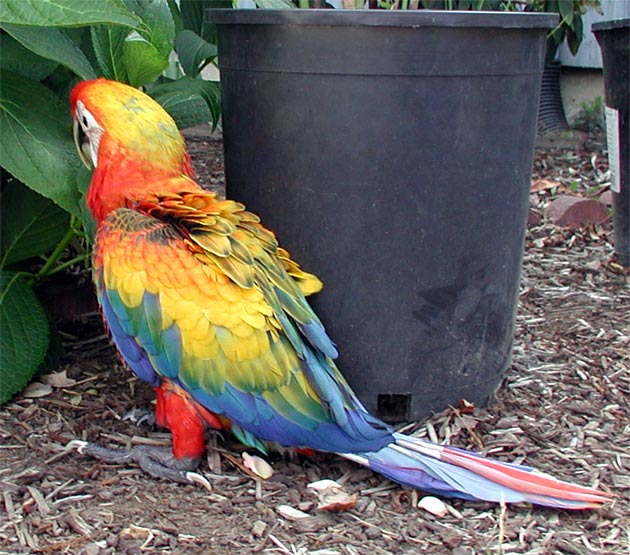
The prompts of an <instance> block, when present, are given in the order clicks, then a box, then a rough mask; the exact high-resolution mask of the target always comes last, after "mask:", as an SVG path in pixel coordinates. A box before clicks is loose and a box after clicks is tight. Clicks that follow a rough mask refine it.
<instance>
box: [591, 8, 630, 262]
mask: <svg viewBox="0 0 630 555" xmlns="http://www.w3.org/2000/svg"><path fill="white" fill-rule="evenodd" d="M592 28H593V31H594V32H595V38H596V39H597V42H599V45H600V47H601V50H602V59H603V61H604V89H605V93H606V108H607V110H606V128H607V135H608V161H609V166H610V168H611V172H612V173H613V176H612V187H611V189H612V190H613V226H614V230H615V254H616V257H617V260H618V261H619V262H620V263H621V264H622V265H623V266H626V267H630V178H629V175H628V173H629V172H630V159H629V158H628V155H629V153H630V94H629V89H630V19H617V20H613V21H602V22H600V23H596V24H594V25H593V27H592Z"/></svg>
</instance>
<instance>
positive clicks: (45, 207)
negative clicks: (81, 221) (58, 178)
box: [0, 180, 70, 268]
mask: <svg viewBox="0 0 630 555" xmlns="http://www.w3.org/2000/svg"><path fill="white" fill-rule="evenodd" d="M0 198H1V200H2V202H1V204H0V214H1V215H2V218H0V247H1V249H0V253H1V258H0V268H5V267H6V266H7V265H9V264H12V263H14V262H19V261H20V260H27V259H29V258H32V257H33V256H38V255H43V254H47V253H49V252H50V251H52V250H53V249H54V248H55V246H56V245H57V243H59V241H61V239H62V238H63V236H64V235H65V234H66V232H67V231H68V227H69V225H70V214H68V213H67V212H66V211H65V210H63V209H62V208H60V207H59V206H57V205H56V204H55V203H54V202H53V201H52V200H50V199H48V198H46V197H43V196H41V195H40V194H38V193H36V192H35V191H33V190H32V189H29V188H28V187H26V186H25V185H24V184H22V183H20V182H19V181H17V180H11V181H9V183H7V185H6V186H5V187H4V189H3V190H2V196H1V197H0Z"/></svg>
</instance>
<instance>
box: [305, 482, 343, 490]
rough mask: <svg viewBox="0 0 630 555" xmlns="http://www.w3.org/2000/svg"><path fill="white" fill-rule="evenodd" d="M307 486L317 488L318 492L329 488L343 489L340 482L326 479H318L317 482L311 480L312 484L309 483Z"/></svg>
mask: <svg viewBox="0 0 630 555" xmlns="http://www.w3.org/2000/svg"><path fill="white" fill-rule="evenodd" d="M307 487H308V488H311V489H312V490H315V491H316V492H319V493H324V492H326V491H328V490H338V489H341V484H339V483H338V482H335V481H334V480H327V479H324V480H317V481H315V482H311V483H310V484H308V486H307Z"/></svg>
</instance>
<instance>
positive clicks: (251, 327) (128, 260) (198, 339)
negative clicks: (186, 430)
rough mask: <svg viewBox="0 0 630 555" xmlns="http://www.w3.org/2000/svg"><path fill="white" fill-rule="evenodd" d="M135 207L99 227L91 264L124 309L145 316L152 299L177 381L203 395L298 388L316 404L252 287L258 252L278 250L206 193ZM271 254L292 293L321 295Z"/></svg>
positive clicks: (253, 222) (246, 219)
mask: <svg viewBox="0 0 630 555" xmlns="http://www.w3.org/2000/svg"><path fill="white" fill-rule="evenodd" d="M138 208H139V210H128V209H119V210H117V211H115V212H113V213H112V214H110V216H109V217H108V218H107V220H106V221H105V222H104V224H103V225H102V226H101V229H100V231H99V235H98V237H97V247H98V248H97V255H96V259H95V266H96V267H101V268H102V275H103V281H104V284H103V285H104V287H105V288H106V289H107V290H109V291H113V292H116V293H117V295H118V296H119V297H120V300H121V302H122V303H123V304H124V306H125V307H126V308H127V309H129V310H130V311H133V310H134V309H135V310H143V306H144V304H146V299H145V295H147V294H148V295H151V296H152V297H153V298H156V299H157V300H158V303H157V304H158V305H159V315H158V321H159V323H158V324H155V325H156V326H158V327H161V331H162V332H164V331H165V330H167V329H169V328H171V326H173V324H175V326H176V327H177V329H178V330H179V333H180V336H181V360H180V363H181V368H179V369H178V370H177V373H178V374H179V376H180V379H181V380H182V381H183V382H184V383H186V384H189V385H191V386H192V387H202V388H203V389H205V390H207V391H222V388H223V385H224V383H225V381H226V380H228V381H229V382H230V383H231V384H232V385H234V386H235V387H237V388H239V389H242V390H248V391H267V390H268V391H278V390H280V389H283V388H286V387H287V386H289V384H291V385H292V386H293V387H294V386H295V385H296V383H295V380H297V381H298V382H299V386H300V387H299V388H298V389H301V390H302V392H303V393H306V394H307V396H308V397H311V398H313V399H315V398H317V395H316V394H315V392H314V391H312V390H311V386H310V385H309V383H308V381H307V380H306V379H305V378H304V376H303V375H302V373H301V371H299V368H300V362H299V360H298V356H297V354H296V352H295V350H294V349H292V348H290V346H289V343H288V340H287V338H286V337H285V336H284V335H283V334H282V333H281V324H280V323H279V321H278V320H277V318H276V315H275V313H274V309H273V307H272V306H271V305H270V304H269V302H268V300H267V299H266V298H265V295H264V294H263V292H262V291H261V289H260V288H259V287H258V286H256V284H255V278H256V265H255V264H254V263H253V260H254V258H256V257H261V256H263V257H264V254H265V250H266V249H270V250H272V251H273V252H276V249H278V247H277V244H276V241H275V238H274V236H273V234H272V233H271V232H269V231H267V230H266V229H264V228H263V227H262V226H261V225H260V224H259V223H258V219H257V218H256V217H255V216H253V215H250V214H249V213H247V212H245V211H244V210H243V207H242V206H241V205H239V204H238V203H234V202H229V201H216V200H215V199H214V196H213V195H211V194H209V193H190V194H188V195H182V196H176V195H172V196H169V197H167V198H165V199H162V200H161V202H159V203H157V204H155V205H151V206H140V207H138ZM152 216H159V218H160V219H159V220H158V219H155V218H154V217H152ZM241 224H244V225H241ZM279 255H280V259H281V263H282V264H283V265H284V267H285V269H286V270H287V271H288V272H289V274H290V275H291V276H292V277H293V278H294V279H295V281H296V283H297V285H298V287H303V288H305V289H306V290H308V291H309V292H315V291H317V290H319V288H321V282H320V281H319V280H318V279H317V278H316V277H315V276H312V275H311V274H308V273H306V272H303V271H302V270H301V269H300V267H299V266H298V265H297V264H296V263H294V262H293V261H291V259H290V258H289V255H288V253H286V251H284V250H280V252H279ZM289 281H291V280H289ZM143 303H144V304H143ZM141 305H143V306H141ZM155 316H156V315H155V314H153V316H152V317H153V318H155ZM165 348H168V346H165ZM156 370H157V371H158V373H162V372H161V371H160V368H156ZM287 391H288V390H287ZM287 391H285V393H286V394H288V393H287Z"/></svg>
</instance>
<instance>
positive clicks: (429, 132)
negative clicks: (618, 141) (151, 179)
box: [208, 10, 557, 420]
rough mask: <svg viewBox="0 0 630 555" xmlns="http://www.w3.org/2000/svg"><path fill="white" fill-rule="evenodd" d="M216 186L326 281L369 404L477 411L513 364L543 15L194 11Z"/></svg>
mask: <svg viewBox="0 0 630 555" xmlns="http://www.w3.org/2000/svg"><path fill="white" fill-rule="evenodd" d="M208 18H209V21H211V22H212V23H217V24H218V40H219V60H220V68H221V82H222V100H223V111H224V112H223V118H224V119H223V132H224V142H225V169H226V183H227V192H228V195H229V196H230V198H233V199H237V200H240V201H242V202H244V203H245V204H246V205H247V207H248V208H249V209H250V210H253V211H255V212H256V213H258V214H260V215H261V216H262V218H263V222H264V223H265V225H266V226H268V227H269V228H271V229H273V230H274V231H275V232H276V233H277V235H278V237H279V238H280V241H281V243H282V244H283V246H285V247H286V248H287V249H288V250H289V251H290V252H291V253H292V255H293V257H294V258H295V259H296V260H298V261H299V262H300V263H301V264H302V266H303V267H304V268H305V269H306V270H309V271H312V272H315V273H316V274H318V275H319V276H320V277H321V278H322V279H323V281H324V283H325V284H326V285H325V288H324V291H323V292H322V293H320V294H319V295H317V296H316V297H314V298H313V300H312V303H313V305H314V307H315V308H316V310H317V311H318V313H319V314H320V316H321V318H322V320H323V322H324V324H325V325H326V327H327V329H328V331H329V333H330V335H331V337H332V338H333V339H334V341H335V342H336V343H337V345H338V346H339V350H340V352H341V355H340V359H339V365H340V368H341V370H342V371H343V373H344V374H345V376H346V377H347V378H348V380H349V381H350V383H351V384H352V386H353V387H354V389H355V391H356V392H357V394H358V395H359V397H360V398H361V399H362V400H363V401H364V403H365V404H366V405H367V407H368V408H369V409H370V410H372V411H375V412H377V413H378V414H379V415H380V416H381V417H383V418H386V419H389V420H406V419H413V418H420V417H422V416H425V415H427V414H429V413H430V412H431V411H436V410H440V409H443V408H445V407H446V406H448V405H450V404H454V405H456V404H457V403H458V402H459V401H460V400H461V399H464V398H465V399H467V400H469V401H472V402H474V403H478V404H481V403H484V402H485V401H486V400H487V399H488V397H489V395H490V394H491V393H492V392H493V391H494V390H495V389H496V387H497V386H498V384H499V383H500V381H501V378H502V376H503V374H504V372H505V370H506V369H507V368H508V365H509V364H510V357H511V349H512V342H513V332H514V315H515V311H516V306H517V298H518V291H519V278H520V268H521V259H522V250H523V241H524V234H525V226H526V216H527V207H528V195H529V188H530V178H531V166H532V157H533V149H534V138H535V132H536V119H537V118H536V116H537V106H538V99H539V90H540V76H541V72H542V69H543V61H544V55H545V35H546V33H547V31H548V29H549V28H550V27H552V26H553V25H554V24H555V23H556V21H557V18H556V17H555V16H552V15H548V14H509V13H475V12H444V11H437V12H429V11H409V12H400V11H399V12H388V11H378V10H371V11H370V10H360V11H353V10H287V11H275V10H210V11H209V12H208Z"/></svg>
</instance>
